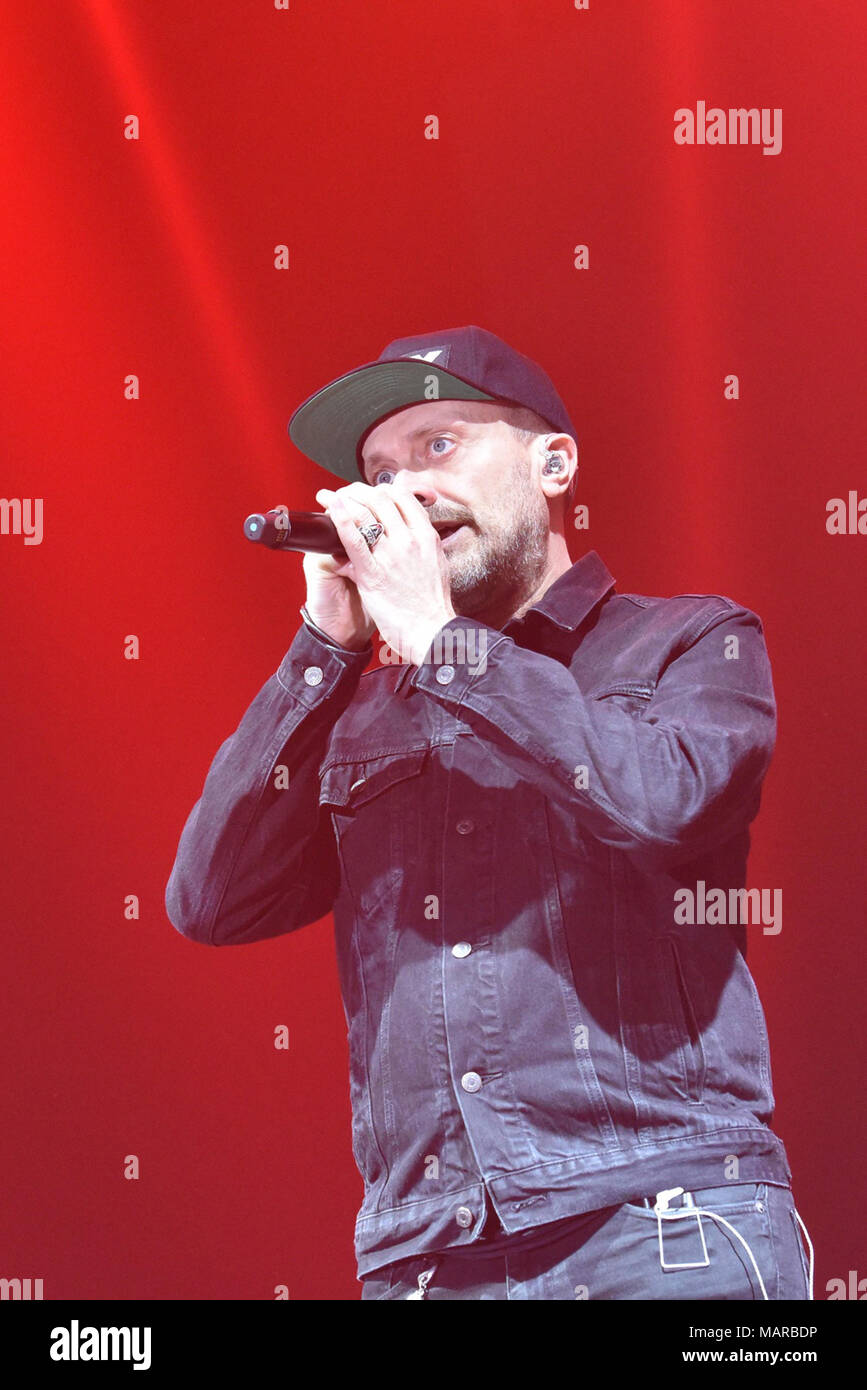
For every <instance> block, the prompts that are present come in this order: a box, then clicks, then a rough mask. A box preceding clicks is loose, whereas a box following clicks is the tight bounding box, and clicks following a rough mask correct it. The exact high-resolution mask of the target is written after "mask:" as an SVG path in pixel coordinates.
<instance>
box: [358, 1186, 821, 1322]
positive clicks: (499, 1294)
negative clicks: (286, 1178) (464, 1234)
mask: <svg viewBox="0 0 867 1390" xmlns="http://www.w3.org/2000/svg"><path fill="white" fill-rule="evenodd" d="M690 1197H691V1199H692V1202H693V1203H694V1208H693V1207H691V1206H690V1205H689V1202H690ZM654 1203H655V1196H651V1197H650V1198H648V1199H647V1200H646V1202H645V1203H639V1202H635V1203H633V1202H626V1203H623V1204H622V1205H620V1206H616V1207H608V1208H605V1209H604V1210H602V1211H595V1212H588V1213H587V1214H586V1215H585V1216H581V1217H578V1218H576V1219H575V1220H574V1221H568V1222H563V1223H560V1224H559V1225H558V1233H557V1234H555V1235H554V1236H553V1238H552V1239H550V1240H546V1239H544V1234H543V1231H541V1230H540V1237H541V1239H540V1240H539V1241H532V1242H531V1244H530V1245H529V1246H527V1247H521V1248H518V1247H515V1249H514V1250H513V1251H512V1252H511V1253H510V1252H503V1251H501V1252H497V1251H495V1250H488V1251H486V1249H485V1246H484V1243H482V1245H480V1246H477V1247H476V1248H473V1249H470V1248H469V1247H466V1246H465V1247H463V1248H461V1249H460V1250H457V1251H441V1252H435V1253H433V1254H431V1255H427V1256H425V1255H421V1256H416V1257H413V1258H410V1259H406V1260H398V1261H396V1262H395V1263H394V1264H390V1265H387V1266H385V1267H384V1268H383V1269H379V1270H376V1271H374V1273H372V1274H370V1275H368V1276H367V1277H366V1278H365V1279H364V1286H363V1291H362V1295H361V1296H362V1299H388V1298H395V1299H396V1298H409V1297H415V1298H418V1297H420V1296H423V1297H425V1298H455V1299H512V1298H514V1299H570V1300H584V1299H642V1300H657V1299H678V1300H699V1301H713V1300H733V1299H744V1300H748V1299H758V1300H762V1299H764V1298H767V1299H769V1300H778V1299H779V1300H783V1299H786V1300H789V1299H790V1300H808V1299H810V1298H811V1297H812V1293H811V1288H810V1282H811V1281H810V1270H809V1267H808V1262H807V1258H806V1256H805V1253H804V1243H803V1240H802V1237H801V1230H800V1227H799V1224H798V1219H797V1217H796V1213H795V1205H794V1200H793V1197H792V1192H791V1189H790V1188H788V1187H782V1186H779V1185H777V1184H771V1183H741V1184H729V1185H728V1186H725V1187H714V1188H704V1189H701V1190H698V1191H695V1192H693V1193H692V1194H688V1193H687V1194H684V1195H683V1196H678V1197H673V1198H671V1199H670V1201H669V1205H668V1208H667V1211H666V1210H660V1211H658V1212H657V1211H655V1210H654V1209H653V1208H654ZM710 1213H713V1215H711V1214H710Z"/></svg>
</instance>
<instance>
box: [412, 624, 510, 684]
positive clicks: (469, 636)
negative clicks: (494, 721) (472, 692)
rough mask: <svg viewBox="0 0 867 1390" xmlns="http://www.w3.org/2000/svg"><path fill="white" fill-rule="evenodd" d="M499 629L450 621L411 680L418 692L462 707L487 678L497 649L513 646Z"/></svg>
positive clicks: (441, 630) (434, 641) (430, 647)
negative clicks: (486, 673)
mask: <svg viewBox="0 0 867 1390" xmlns="http://www.w3.org/2000/svg"><path fill="white" fill-rule="evenodd" d="M509 641H511V638H509V637H506V636H505V634H504V633H502V632H500V631H499V629H498V628H495V627H488V625H487V623H482V622H478V621H477V620H476V619H474V618H463V617H454V618H450V619H449V621H448V622H447V623H445V624H444V626H443V627H441V628H440V630H439V632H438V633H437V634H436V636H435V637H434V639H433V641H432V642H431V644H430V646H429V647H428V649H427V651H426V652H425V654H424V656H423V658H422V661H421V665H420V666H417V667H416V668H415V670H414V672H413V674H412V677H411V684H412V685H413V686H414V687H415V689H416V690H423V691H425V692H426V693H427V694H428V695H435V696H436V697H437V698H438V699H441V700H443V699H444V700H445V701H446V702H447V703H449V704H454V705H460V703H461V701H462V700H463V698H464V696H465V695H466V693H467V691H468V690H469V689H470V687H471V686H472V685H473V683H474V682H475V681H478V680H479V679H480V677H482V676H484V674H485V672H486V670H487V669H488V659H489V657H490V655H491V652H492V651H493V650H494V648H495V647H498V646H500V645H501V643H503V642H509Z"/></svg>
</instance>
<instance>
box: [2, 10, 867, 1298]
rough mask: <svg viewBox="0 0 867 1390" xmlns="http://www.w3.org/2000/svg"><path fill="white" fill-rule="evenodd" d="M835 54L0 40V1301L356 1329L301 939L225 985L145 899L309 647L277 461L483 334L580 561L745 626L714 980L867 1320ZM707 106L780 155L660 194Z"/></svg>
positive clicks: (715, 30) (578, 24)
mask: <svg viewBox="0 0 867 1390" xmlns="http://www.w3.org/2000/svg"><path fill="white" fill-rule="evenodd" d="M865 39H867V13H865V10H864V7H863V5H861V4H860V3H858V0H851V3H843V0H840V3H837V4H835V5H833V6H831V7H828V6H822V5H817V4H815V3H812V0H764V3H763V4H762V5H759V6H757V5H755V4H754V3H753V0H728V3H725V4H722V3H699V4H696V3H694V2H693V0H682V3H679V2H678V0H658V3H654V4H649V3H647V0H618V3H617V4H616V5H606V4H604V3H602V0H591V4H590V8H589V9H588V10H577V9H576V8H575V7H574V4H573V3H572V0H521V3H512V4H507V3H504V2H502V0H500V2H498V0H438V3H437V4H435V5H431V4H423V3H411V2H410V0H403V3H401V4H388V3H384V0H380V3H368V4H363V5H362V4H358V3H356V0H315V3H314V0H289V7H288V9H287V10H277V9H276V8H275V7H274V5H273V4H272V3H271V0H259V2H258V3H253V2H252V0H245V2H244V3H230V0H210V3H209V4H207V5H190V4H185V3H181V0H136V2H135V3H123V4H122V3H120V0H81V3H78V4H62V3H61V4H56V5H51V6H33V5H32V4H31V3H25V0H17V3H11V4H8V5H6V6H4V8H3V11H2V16H0V41H2V50H3V53H4V69H5V82H4V86H5V94H4V101H3V106H2V113H0V120H2V130H0V172H2V186H3V189H4V197H3V211H2V223H3V228H2V253H3V259H4V261H5V267H6V281H7V283H6V288H5V290H4V300H5V308H4V311H3V312H4V315H5V317H6V321H7V322H6V332H5V335H4V338H5V351H4V352H3V354H2V360H0V388H2V429H3V454H4V464H3V483H2V490H3V493H4V496H6V497H7V498H14V497H17V498H21V499H24V498H33V499H35V498H42V499H43V500H44V535H43V540H42V543H41V544H39V545H25V544H24V540H23V537H22V536H21V535H14V534H7V535H2V536H0V559H2V565H3V570H4V574H5V579H4V586H3V587H4V591H5V601H4V604H3V610H4V611H3V633H2V639H3V666H4V675H5V681H6V687H7V706H6V708H7V713H6V717H5V721H4V732H5V733H6V742H5V750H4V753H3V772H4V788H5V792H4V796H3V804H4V809H5V812H6V817H7V819H6V825H5V827H4V843H5V846H6V849H7V854H6V860H5V866H4V870H3V873H2V878H0V888H2V894H3V899H4V907H5V911H4V935H3V959H2V975H3V979H4V983H5V995H6V1006H5V1008H4V1011H3V1054H4V1058H5V1060H6V1063H7V1067H6V1098H5V1101H4V1106H3V1109H4V1115H3V1124H2V1141H0V1142H2V1165H3V1166H2V1171H3V1188H4V1193H5V1200H4V1202H3V1204H2V1214H0V1225H2V1230H0V1249H2V1264H3V1268H2V1269H0V1275H3V1276H4V1277H12V1276H18V1277H41V1278H43V1279H44V1291H45V1297H46V1298H66V1297H75V1298H78V1297H83V1298H84V1297H86V1298H104V1299H107V1298H122V1299H131V1298H177V1299H193V1298H199V1299H213V1298H221V1297H224V1298H235V1299H268V1298H272V1297H273V1296H274V1287H275V1285H277V1284H286V1285H288V1288H289V1292H290V1297H292V1298H298V1299H303V1298H337V1299H354V1298H357V1297H358V1294H359V1286H358V1284H357V1282H356V1279H355V1264H354V1257H353V1250H352V1229H353V1222H354V1217H355V1213H356V1210H357V1207H358V1204H359V1202H360V1197H361V1179H360V1178H359V1176H358V1174H357V1172H356V1170H355V1167H354V1164H353V1161H352V1155H351V1149H350V1132H349V1099H348V1085H347V1049H346V1038H345V1024H344V1020H343V1015H342V1010H341V1005H340V999H339V994H338V987H337V977H336V969H335V959H334V947H333V941H332V935H331V923H330V919H326V920H323V921H322V922H320V923H317V924H316V925H313V926H310V927H306V928H305V929H303V930H302V931H300V932H298V933H297V934H292V935H288V936H285V937H283V938H278V939H276V940H273V941H270V942H265V943H261V944H259V945H256V946H250V947H246V948H242V949H238V948H235V949H232V948H226V949H223V950H213V949H207V948H205V947H202V946H198V945H195V944H192V943H189V942H187V941H185V940H183V939H182V938H181V937H180V936H179V935H178V934H177V933H176V932H175V931H174V929H173V928H172V926H171V925H170V923H169V922H168V919H167V918H166V915H165V909H164V904H163V892H164V888H165V883H166V879H167V877H168V874H169V871H170V869H171V865H172V861H173V859H174V854H175V849H176V846H177V840H178V837H179V834H180V830H181V827H182V825H183V822H184V820H185V818H186V815H187V813H188V811H189V810H190V808H191V806H192V804H193V802H194V801H195V799H196V798H197V796H198V795H199V792H200V790H201V785H202V782H203V780H204V776H205V773H206V771H207V768H208V766H209V764H210V761H211V758H212V757H213V755H214V753H215V752H216V750H217V747H218V746H219V744H220V743H221V741H222V740H223V739H224V738H225V737H226V736H227V735H228V734H229V733H231V731H232V730H233V729H234V728H235V727H236V725H237V723H238V721H239V719H240V718H241V715H242V714H243V711H244V710H245V709H246V707H247V705H248V704H249V702H250V700H251V699H252V698H253V696H254V695H255V693H256V692H257V690H258V689H259V688H260V687H261V685H262V684H263V682H264V681H265V680H266V679H267V678H268V676H269V675H270V674H271V673H272V672H273V671H274V670H275V669H276V667H277V666H278V664H279V662H280V659H281V657H282V656H283V654H284V652H285V650H286V648H287V647H288V645H289V643H290V641H291V639H292V637H293V635H294V633H295V631H296V629H297V626H298V624H299V621H300V619H299V616H298V608H299V605H300V604H301V602H302V600H303V584H302V573H301V562H300V558H299V557H298V556H293V555H272V554H269V553H267V552H260V551H258V550H256V549H254V548H253V547H252V546H250V545H249V543H248V542H247V541H245V540H244V538H243V535H242V532H241V523H242V520H243V518H244V516H245V515H246V514H247V513H248V512H250V511H253V510H257V509H259V508H262V507H266V506H273V505H275V504H277V503H278V502H286V503H288V504H289V505H290V506H296V507H300V508H305V507H306V508H311V507H315V505H316V504H315V502H314V499H313V493H314V491H315V489H316V487H319V486H323V485H330V475H327V474H325V473H323V472H322V471H321V470H319V469H318V468H317V467H316V466H315V465H314V464H312V463H310V462H309V461H307V460H306V459H305V458H304V457H303V456H302V455H301V454H300V453H298V451H297V450H295V449H294V448H293V446H292V445H291V444H290V443H289V441H288V438H287V436H286V422H287V420H288V418H289V414H290V413H291V411H292V410H293V409H294V407H295V406H296V405H297V404H298V403H300V401H301V400H302V399H303V398H304V397H306V396H307V395H308V394H310V393H311V392H312V391H313V390H315V389H316V388H318V387H319V386H321V385H323V384H324V383H325V382H326V381H328V380H330V379H332V378H333V377H334V376H336V375H338V374H339V373H340V372H342V371H346V370H349V369H350V368H351V367H353V366H356V365H358V364H360V363H361V362H364V361H368V360H370V359H371V358H373V357H375V356H377V355H378V353H379V352H380V350H381V349H382V347H383V346H384V345H385V343H386V342H388V341H389V340H390V339H392V338H395V337H400V336H405V335H407V334H410V333H417V332H426V331H429V330H436V329H439V328H444V327H452V326H455V325H458V324H464V323H475V324H480V325H482V326H483V327H486V328H489V329H491V330H492V331H493V332H495V333H498V334H499V335H501V336H502V337H504V338H506V339H508V340H509V341H511V342H513V343H514V344H515V345H516V346H517V347H518V348H520V349H521V350H522V351H524V352H526V353H527V354H529V355H530V356H531V357H533V358H535V359H537V360H539V361H540V362H541V363H542V364H543V365H544V366H545V367H546V369H547V370H548V371H549V373H550V374H551V376H552V378H553V380H554V381H555V383H556V385H557V387H558V389H559V390H560V392H561V394H562V396H563V397H564V399H565V401H566V403H567V406H568V408H569V410H570V413H571V415H572V417H573V419H574V420H575V422H576V427H577V429H578V431H579V439H578V444H579V451H580V466H581V473H580V486H579V493H578V500H579V501H582V502H584V503H586V504H587V505H588V506H589V508H590V523H591V524H590V531H589V533H580V534H579V533H577V532H576V533H575V536H574V541H575V545H574V547H573V554H574V557H575V558H577V557H578V555H579V554H581V553H582V551H583V550H584V549H586V548H589V547H592V548H595V549H597V550H598V551H599V553H600V554H601V555H602V557H603V559H604V560H605V561H606V563H607V564H608V566H609V567H610V569H611V570H612V572H613V574H614V576H615V579H616V580H617V583H618V586H619V587H620V588H621V589H622V590H624V591H638V592H644V593H651V594H673V593H678V592H717V593H723V594H728V595H730V596H732V597H734V598H737V599H738V600H740V601H741V602H743V603H745V604H746V605H748V606H749V607H751V608H754V609H755V610H756V611H757V612H758V613H759V614H760V615H761V617H762V619H763V621H764V624H765V631H766V637H767V642H768V647H769V651H770V655H771V660H772V663H773V670H774V677H775V685H776V690H777V696H778V701H779V708H780V725H779V740H778V745H777V752H776V755H775V760H774V762H773V765H772V767H771V771H770V773H769V775H768V778H767V781H766V783H765V792H764V800H763V806H762V810H761V812H760V816H759V819H758V821H757V822H756V824H755V828H754V847H753V853H752V858H751V863H750V880H749V882H750V884H751V885H753V886H759V887H767V888H771V889H774V888H780V889H782V891H783V928H782V931H781V933H780V934H779V935H778V936H765V935H763V934H762V932H761V930H760V929H758V928H753V929H751V930H750V938H751V949H750V956H749V959H750V963H751V966H752V969H753V972H754V975H755V977H756V980H757V983H758V986H759V990H760V992H761V995H762V998H763V1001H764V1005H765V1009H766V1013H767V1017H768V1024H769V1029H770V1035H771V1045H772V1061H773V1067H774V1073H773V1074H774V1083H775V1091H776V1096H777V1102H778V1108H777V1120H776V1124H777V1128H778V1130H779V1132H780V1133H781V1135H782V1136H783V1138H784V1140H785V1142H786V1144H787V1146H788V1151H789V1155H790V1159H791V1162H792V1167H793V1171H794V1178H795V1185H794V1190H795V1200H796V1202H797V1204H798V1206H799V1209H800V1211H801V1214H802V1216H803V1217H804V1219H805V1220H806V1222H807V1225H808V1227H809V1229H810V1231H811V1234H812V1236H813V1238H814V1241H815V1244H816V1249H817V1296H818V1297H825V1286H826V1281H827V1280H829V1279H831V1278H834V1277H842V1278H846V1277H847V1274H848V1271H849V1270H850V1269H857V1270H858V1271H859V1273H860V1275H861V1276H862V1277H864V1276H867V1251H865V1248H864V1240H863V1222H862V1221H860V1218H859V1216H858V1214H859V1213H861V1212H862V1211H863V1210H864V1209H865V1202H867V1183H865V1172H864V1162H863V1145H864V1139H865V1134H864V1129H865V1124H864V1105H863V1094H864V1090H865V1075H864V1072H865V1061H864V1051H865V1049H864V1046H863V1008H864V973H865V952H864V948H863V944H862V943H863V931H864V901H865V895H867V882H865V866H867V855H865V853H864V848H863V846H864V812H863V799H864V798H863V788H864V773H865V726H864V721H863V710H862V702H863V690H864V682H865V676H867V670H865V657H864V650H863V626H864V624H863V609H862V604H863V594H864V587H865V586H864V578H865V554H867V536H858V535H854V536H852V535H845V536H832V535H829V534H828V532H827V530H826V525H825V520H826V504H827V502H828V500H829V499H830V498H832V497H844V498H845V497H846V496H847V494H848V492H849V490H850V489H854V488H857V487H858V486H859V483H860V484H862V487H863V484H864V472H863V464H862V462H861V460H862V458H863V438H862V430H863V428H864V419H863V411H862V408H861V407H862V399H863V382H864V375H865V360H864V343H865V327H867V325H865V322H864V319H865V307H864V293H863V284H862V278H863V227H864V211H865V209H864V186H865V185H864V174H865V169H864V162H865V142H864V134H863V132H864V124H865V117H867V111H865V102H864V95H863V68H864V59H865V47H867V44H865ZM699 100H701V101H706V102H707V104H708V105H709V106H711V105H720V106H722V107H724V108H728V107H729V106H733V107H738V106H756V107H760V108H762V107H766V108H781V109H782V111H783V140H782V150H781V152H780V153H779V154H778V155H771V156H766V155H764V154H763V153H762V149H761V147H760V146H756V145H742V146H738V145H735V146H710V145H705V146H698V145H696V146H691V147H690V146H680V145H677V144H676V143H675V141H674V139H673V131H674V112H675V110H676V109H677V108H679V107H692V108H693V109H695V106H696V103H697V102H698V101H699ZM129 115H136V116H137V117H138V118H139V122H140V138H139V139H138V140H129V139H126V138H125V137H124V121H125V118H126V117H127V116H129ZM429 115H436V116H438V118H439V123H440V130H439V139H438V140H428V139H426V138H425V135H424V130H425V118H426V117H427V116H429ZM279 244H285V245H287V246H288V248H289V268H288V269H286V270H279V269H276V268H275V265H274V248H275V246H277V245H279ZM578 244H586V245H587V246H588V247H589V253H590V263H589V268H588V269H586V270H580V269H576V268H575V266H574V264H573V252H574V247H575V246H576V245H578ZM730 373H734V374H736V375H737V376H738V378H739V380H740V398H739V399H737V400H727V399H725V397H724V378H725V377H726V375H728V374H730ZM130 374H135V375H136V376H137V377H138V378H139V380H140V399H138V400H128V399H125V396H124V381H125V378H127V376H128V375H130ZM859 594H861V595H862V597H861V599H860V600H859V598H858V595H859ZM129 634H135V635H136V636H137V637H138V639H139V641H140V659H139V660H126V659H124V640H125V638H126V637H127V636H128V635H129ZM128 894H137V895H138V896H139V899H140V904H141V907H140V917H139V919H138V920H128V919H127V918H126V917H125V915H124V899H125V897H126V895H128ZM281 1023H282V1024H286V1025H287V1026H288V1028H289V1034H290V1045H289V1049H288V1051H275V1049H274V1046H273V1036H274V1035H273V1030H274V1027H275V1026H276V1025H277V1024H281ZM130 1154H135V1155H137V1156H138V1158H139V1161H140V1177H139V1178H138V1180H134V1181H133V1180H128V1179H127V1178H125V1177H124V1160H125V1158H126V1156H127V1155H130Z"/></svg>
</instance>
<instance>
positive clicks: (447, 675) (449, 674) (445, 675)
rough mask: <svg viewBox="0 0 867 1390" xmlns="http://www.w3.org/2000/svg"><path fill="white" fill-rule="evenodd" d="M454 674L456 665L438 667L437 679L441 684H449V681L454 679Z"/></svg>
mask: <svg viewBox="0 0 867 1390" xmlns="http://www.w3.org/2000/svg"><path fill="white" fill-rule="evenodd" d="M454 674H455V668H454V666H439V667H437V680H438V681H439V683H440V685H448V683H449V681H450V680H453V679H454Z"/></svg>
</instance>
